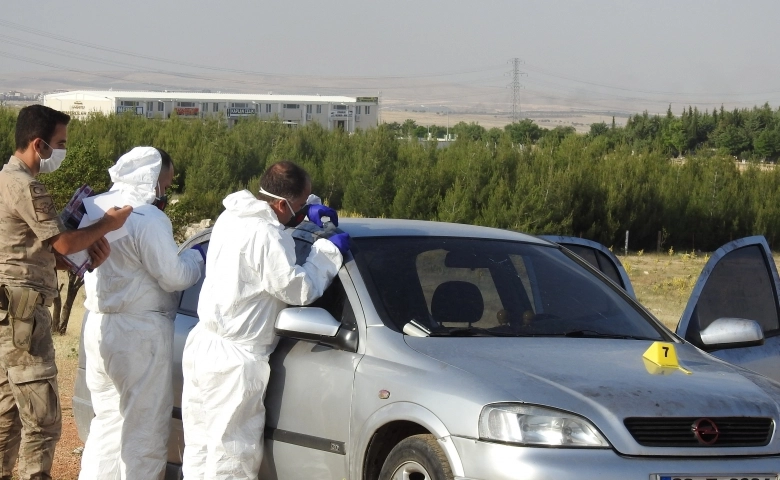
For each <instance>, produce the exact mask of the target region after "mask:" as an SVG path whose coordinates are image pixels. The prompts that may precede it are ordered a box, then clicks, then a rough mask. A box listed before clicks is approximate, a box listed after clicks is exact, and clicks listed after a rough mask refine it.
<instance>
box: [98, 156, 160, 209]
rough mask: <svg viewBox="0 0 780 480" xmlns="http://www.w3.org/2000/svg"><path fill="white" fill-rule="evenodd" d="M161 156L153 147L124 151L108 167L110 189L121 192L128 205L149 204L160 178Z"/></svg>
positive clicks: (152, 199)
mask: <svg viewBox="0 0 780 480" xmlns="http://www.w3.org/2000/svg"><path fill="white" fill-rule="evenodd" d="M161 168H162V157H161V156H160V152H158V151H157V149H156V148H154V147H135V148H134V149H132V150H130V151H129V152H127V153H125V154H124V155H122V156H121V157H119V160H117V162H116V164H115V165H114V166H113V167H111V168H109V169H108V173H109V174H110V175H111V181H112V182H114V185H113V186H112V187H111V190H112V191H116V190H118V191H119V192H121V193H122V197H124V198H125V199H126V200H127V202H128V205H131V206H133V207H138V206H141V205H146V204H151V203H152V202H153V201H154V198H155V196H156V195H155V188H156V187H157V180H158V179H159V178H160V169H161Z"/></svg>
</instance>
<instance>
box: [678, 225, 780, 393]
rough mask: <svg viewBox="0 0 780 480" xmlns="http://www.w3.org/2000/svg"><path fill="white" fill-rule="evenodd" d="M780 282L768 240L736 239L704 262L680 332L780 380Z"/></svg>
mask: <svg viewBox="0 0 780 480" xmlns="http://www.w3.org/2000/svg"><path fill="white" fill-rule="evenodd" d="M779 287H780V279H778V275H777V268H776V267H775V262H774V259H773V258H772V252H771V251H770V249H769V245H768V244H767V242H766V239H765V238H764V237H763V236H755V237H747V238H741V239H739V240H734V241H732V242H730V243H728V244H726V245H724V246H722V247H720V248H719V249H718V250H716V251H715V253H713V255H712V258H710V260H709V261H708V262H707V264H706V265H705V266H704V269H703V270H702V273H701V275H700V276H699V279H698V280H697V281H696V285H695V286H694V288H693V292H692V293H691V297H690V298H689V299H688V305H687V306H686V307H685V311H684V312H683V314H682V317H681V318H680V323H679V324H678V325H677V334H678V335H680V336H681V337H684V338H685V339H686V340H688V341H689V342H691V343H693V344H694V345H696V346H698V347H699V348H702V349H703V350H706V351H708V352H710V353H711V354H712V355H714V356H716V357H718V358H720V359H723V360H725V361H727V362H729V363H732V364H735V365H739V366H742V367H745V368H747V369H750V370H753V371H754V372H757V373H760V374H762V375H765V376H767V377H769V378H772V379H773V380H775V381H778V382H780V325H778V318H779V317H780V314H779V313H778V312H779V311H780V308H779V306H780V300H779V299H778V291H780V288H779ZM751 329H752V330H754V335H753V336H752V337H751V334H750V333H749V330H751ZM746 335H747V336H746ZM757 337H761V338H757Z"/></svg>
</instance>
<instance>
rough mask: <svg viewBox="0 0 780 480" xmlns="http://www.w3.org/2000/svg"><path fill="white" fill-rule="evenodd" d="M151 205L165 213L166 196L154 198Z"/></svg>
mask: <svg viewBox="0 0 780 480" xmlns="http://www.w3.org/2000/svg"><path fill="white" fill-rule="evenodd" d="M152 205H154V206H155V207H157V208H159V209H160V211H165V207H167V206H168V195H163V196H162V197H154V201H153V202H152Z"/></svg>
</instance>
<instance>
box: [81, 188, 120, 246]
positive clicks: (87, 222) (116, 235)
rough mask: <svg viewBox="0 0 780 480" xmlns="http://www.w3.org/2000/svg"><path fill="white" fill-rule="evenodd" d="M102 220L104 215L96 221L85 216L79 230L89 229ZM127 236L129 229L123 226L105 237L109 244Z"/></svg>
mask: <svg viewBox="0 0 780 480" xmlns="http://www.w3.org/2000/svg"><path fill="white" fill-rule="evenodd" d="M90 198H92V197H90ZM112 208H113V207H112ZM101 218H103V215H100V217H98V218H97V219H96V220H92V219H91V218H89V215H84V216H83V217H81V223H79V228H84V227H88V226H90V225H92V224H93V223H95V222H97V221H98V220H100V219H101ZM125 235H127V229H126V228H125V226H124V225H122V226H121V227H119V228H118V229H116V230H114V231H113V232H108V233H107V234H106V235H105V237H106V240H108V243H111V242H113V241H114V240H119V239H120V238H122V237H124V236H125Z"/></svg>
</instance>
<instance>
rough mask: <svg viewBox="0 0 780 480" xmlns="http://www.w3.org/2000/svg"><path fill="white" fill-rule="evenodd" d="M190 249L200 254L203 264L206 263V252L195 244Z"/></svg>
mask: <svg viewBox="0 0 780 480" xmlns="http://www.w3.org/2000/svg"><path fill="white" fill-rule="evenodd" d="M192 249H193V250H195V251H196V252H198V253H200V256H201V257H203V263H206V252H205V251H204V250H203V247H201V246H200V244H195V245H193V246H192Z"/></svg>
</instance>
